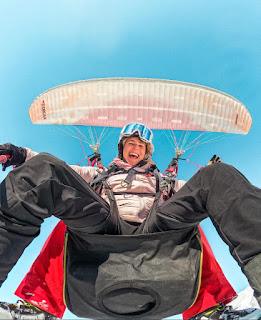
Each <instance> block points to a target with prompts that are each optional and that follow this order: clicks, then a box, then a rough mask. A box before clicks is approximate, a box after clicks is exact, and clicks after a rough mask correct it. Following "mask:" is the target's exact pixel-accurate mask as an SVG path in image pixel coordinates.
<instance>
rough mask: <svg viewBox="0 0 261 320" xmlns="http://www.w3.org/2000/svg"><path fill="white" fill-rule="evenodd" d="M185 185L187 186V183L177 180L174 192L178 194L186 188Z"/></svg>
mask: <svg viewBox="0 0 261 320" xmlns="http://www.w3.org/2000/svg"><path fill="white" fill-rule="evenodd" d="M184 184H186V181H184V180H179V179H175V185H174V190H175V191H176V192H177V191H179V190H180V189H181V188H182V187H183V186H184Z"/></svg>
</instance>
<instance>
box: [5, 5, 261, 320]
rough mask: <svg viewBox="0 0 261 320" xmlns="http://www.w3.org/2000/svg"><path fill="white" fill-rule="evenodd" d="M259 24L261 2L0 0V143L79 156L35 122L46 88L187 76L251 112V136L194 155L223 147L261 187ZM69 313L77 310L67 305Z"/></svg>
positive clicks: (183, 175)
mask: <svg viewBox="0 0 261 320" xmlns="http://www.w3.org/2000/svg"><path fill="white" fill-rule="evenodd" d="M260 21H261V2H260V1H259V0H249V1H245V0H231V1H226V0H212V1H206V0H184V1H180V0H179V1H177V0H162V1H155V0H150V1H147V0H139V1H137V0H132V1H130V0H124V1H121V0H109V1H108V0H107V1H105V0H93V1H91V0H63V1H62V0H57V1H51V0H44V1H43V0H38V1H31V0H25V1H18V0H10V1H1V2H0V41H1V44H0V46H1V47H0V75H1V77H0V97H1V105H0V108H1V134H0V137H1V143H4V142H12V143H13V144H16V145H19V146H27V147H30V148H31V149H33V150H35V151H38V152H40V151H47V152H50V153H52V154H54V155H56V156H58V157H61V158H62V159H63V160H65V161H66V162H68V163H70V164H73V163H77V162H78V161H79V159H80V160H81V158H82V151H81V148H80V145H79V143H78V142H77V141H76V140H73V139H70V138H65V137H63V136H61V135H60V134H58V133H57V132H56V131H55V130H54V129H53V128H52V127H50V126H37V125H33V124H31V122H30V119H29V116H28V109H29V107H30V105H31V103H32V101H33V100H34V99H35V98H36V96H38V95H39V94H40V93H41V92H43V91H45V90H47V89H49V88H51V87H54V86H57V85H60V84H63V83H66V82H71V81H77V80H83V79H91V78H103V77H146V78H162V79H172V80H181V81H186V82H192V83H197V84H201V85H206V86H209V87H212V88H215V89H219V90H221V91H224V92H226V93H228V94H230V95H232V96H234V97H236V98H237V99H239V100H240V101H242V102H243V103H244V104H245V105H246V107H247V108H248V110H249V111H250V113H251V115H252V118H253V125H252V128H251V130H250V132H249V134H248V135H246V136H237V137H236V138H235V137H233V138H231V137H228V138H227V139H225V140H224V141H222V142H217V143H213V144H209V145H205V146H202V147H200V148H198V150H197V151H196V152H195V153H194V156H193V159H192V160H193V161H194V162H196V163H199V164H201V165H204V164H206V163H207V161H208V159H209V158H210V157H211V156H212V155H213V154H214V153H217V154H219V155H220V156H222V159H223V161H224V162H227V163H229V164H233V165H234V166H235V167H237V168H238V169H239V170H240V171H242V172H243V173H244V174H245V175H246V177H247V178H248V179H249V180H250V181H251V182H252V183H253V184H255V185H256V186H258V187H261V182H260V181H261V170H260V157H261V114H260V113H261V111H260V103H261V93H260V90H259V85H260V80H261V62H260V61H261V59H260V58H261V41H260V40H261V22H260ZM118 132H119V131H117V130H115V131H114V132H113V133H112V135H111V137H110V138H109V139H108V141H107V145H106V146H102V147H101V151H102V153H103V159H104V163H105V164H109V162H110V160H111V159H112V158H113V157H114V156H115V155H116V152H117V150H116V142H117V135H118ZM154 144H155V148H156V151H155V155H154V158H153V159H154V161H155V162H156V163H157V164H158V165H159V167H160V169H161V170H162V171H163V170H164V169H165V167H166V166H167V165H168V163H169V161H170V160H171V159H172V157H173V154H172V153H170V152H169V145H168V142H167V141H166V139H165V138H164V135H162V133H160V132H157V133H155V139H154ZM112 150H113V151H112ZM88 152H89V153H91V151H90V150H89V151H87V153H88ZM192 167H193V166H192ZM192 167H190V166H187V165H184V166H183V165H181V168H180V171H179V178H180V179H184V180H188V179H189V177H190V176H191V175H192V174H193V172H194V167H193V168H192ZM5 175H6V173H2V172H1V173H0V178H1V179H3V178H4V177H5ZM55 223H56V219H53V218H51V219H48V220H47V221H46V222H45V223H44V225H43V227H42V232H41V235H40V236H39V237H38V238H37V239H36V240H35V241H34V242H33V243H32V244H31V246H30V247H29V248H28V249H26V251H25V253H24V256H23V257H22V258H21V260H20V261H19V263H18V264H17V265H16V267H15V268H14V269H13V271H12V272H11V274H10V276H9V278H8V280H7V281H6V282H5V284H4V285H3V287H2V288H1V289H0V300H2V301H10V302H15V301H16V297H15V296H14V295H13V292H14V291H15V289H16V287H17V286H18V284H19V283H20V281H21V280H22V278H23V276H24V275H25V273H26V272H27V270H28V268H29V267H30V265H31V263H32V262H33V260H34V259H35V258H36V256H37V254H38V252H39V250H40V248H41V246H42V244H43V243H44V241H45V239H46V237H47V236H48V234H49V233H50V231H51V230H52V228H53V227H54V225H55ZM203 226H204V229H205V232H206V234H207V236H208V239H209V241H210V242H211V244H212V246H213V250H214V252H215V254H216V256H217V259H218V261H219V262H220V264H221V266H222V268H223V270H224V272H225V274H226V276H227V277H228V279H229V280H230V281H231V283H232V285H233V286H234V288H235V289H236V290H237V291H239V290H241V289H243V288H244V287H245V286H246V285H247V282H246V279H245V277H244V276H243V275H242V274H241V271H240V270H239V268H238V266H237V264H236V263H235V262H234V261H233V259H232V258H231V257H230V255H229V253H228V249H227V247H226V246H225V245H224V244H223V243H222V242H221V241H220V240H219V238H218V236H217V235H216V233H215V231H214V230H213V227H212V225H211V223H209V221H205V222H204V223H203ZM65 318H75V317H74V316H73V315H71V314H70V313H69V312H67V313H66V314H65Z"/></svg>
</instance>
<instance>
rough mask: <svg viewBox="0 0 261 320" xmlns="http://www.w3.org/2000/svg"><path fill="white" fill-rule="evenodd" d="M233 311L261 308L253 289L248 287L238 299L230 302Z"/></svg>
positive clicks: (239, 294) (240, 293)
mask: <svg viewBox="0 0 261 320" xmlns="http://www.w3.org/2000/svg"><path fill="white" fill-rule="evenodd" d="M228 305H231V306H232V307H233V309H237V310H242V309H247V308H260V307H259V305H258V302H257V300H256V298H255V297H254V292H253V289H252V288H251V287H250V286H247V287H246V288H245V289H244V290H243V291H241V292H239V293H238V297H237V298H236V299H235V300H234V301H232V302H230V303H229V304H228Z"/></svg>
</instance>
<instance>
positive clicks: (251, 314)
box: [189, 304, 261, 320]
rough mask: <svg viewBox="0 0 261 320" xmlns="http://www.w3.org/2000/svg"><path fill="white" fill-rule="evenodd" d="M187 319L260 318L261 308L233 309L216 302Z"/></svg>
mask: <svg viewBox="0 0 261 320" xmlns="http://www.w3.org/2000/svg"><path fill="white" fill-rule="evenodd" d="M189 320H261V309H256V308H249V309H244V310H233V309H232V307H231V306H224V305H222V304H218V305H216V306H214V307H212V308H209V309H207V310H205V311H204V312H201V313H199V314H197V315H196V316H194V317H192V318H190V319H189Z"/></svg>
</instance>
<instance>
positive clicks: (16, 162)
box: [0, 143, 27, 171]
mask: <svg viewBox="0 0 261 320" xmlns="http://www.w3.org/2000/svg"><path fill="white" fill-rule="evenodd" d="M7 154H8V155H9V156H10V158H9V159H8V160H7V161H6V162H5V163H2V170H3V171H5V169H6V168H7V167H9V166H11V165H13V166H15V167H19V166H20V165H21V164H23V163H24V162H25V159H26V156H27V151H26V149H25V148H21V147H16V146H14V145H13V144H11V143H5V144H2V145H0V155H7Z"/></svg>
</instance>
